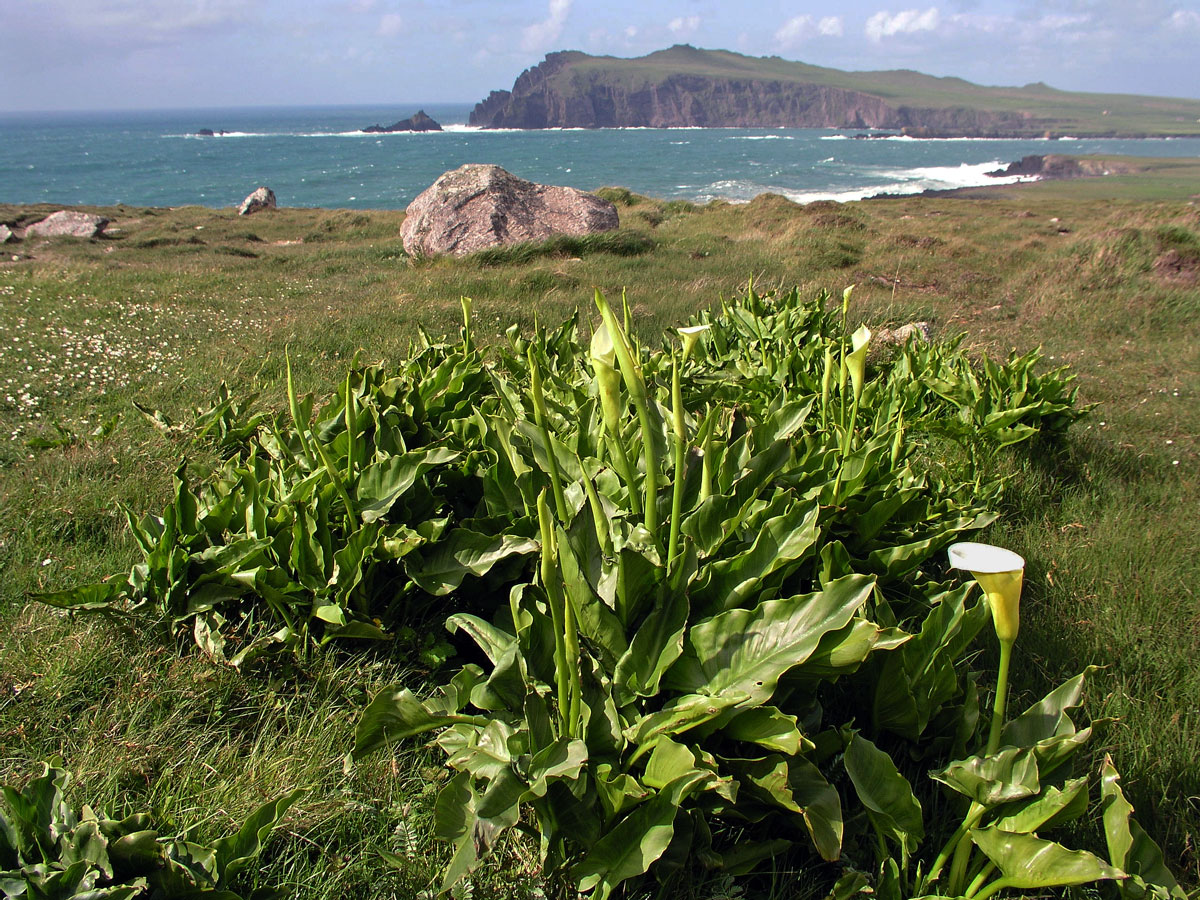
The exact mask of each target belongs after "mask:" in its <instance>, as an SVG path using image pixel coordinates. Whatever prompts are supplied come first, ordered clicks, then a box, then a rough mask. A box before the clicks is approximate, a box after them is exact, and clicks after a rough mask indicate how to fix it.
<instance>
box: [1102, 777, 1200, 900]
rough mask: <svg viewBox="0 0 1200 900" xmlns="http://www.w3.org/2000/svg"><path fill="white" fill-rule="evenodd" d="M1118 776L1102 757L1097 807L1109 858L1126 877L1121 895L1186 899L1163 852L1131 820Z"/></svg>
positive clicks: (1134, 898) (1131, 899) (1130, 808)
mask: <svg viewBox="0 0 1200 900" xmlns="http://www.w3.org/2000/svg"><path fill="white" fill-rule="evenodd" d="M1120 782H1121V776H1120V775H1118V774H1117V770H1116V769H1115V768H1114V767H1113V764H1112V759H1111V758H1110V757H1109V756H1108V755H1105V757H1104V765H1103V766H1102V767H1101V769H1100V804H1101V807H1100V808H1101V810H1102V811H1103V817H1104V836H1105V839H1106V840H1107V842H1108V858H1109V860H1110V861H1111V863H1112V864H1113V865H1114V866H1116V867H1117V868H1120V869H1122V870H1123V871H1125V872H1127V873H1128V874H1129V879H1128V880H1126V881H1123V882H1122V883H1121V895H1122V897H1125V898H1128V900H1142V898H1144V897H1151V898H1153V900H1187V896H1188V895H1187V892H1186V891H1184V889H1183V888H1182V887H1180V885H1179V882H1178V881H1176V879H1175V876H1174V875H1172V874H1171V870H1170V869H1168V868H1167V864H1166V861H1165V860H1164V859H1163V853H1162V850H1161V849H1159V846H1158V844H1156V843H1155V842H1154V841H1153V840H1152V839H1151V838H1150V836H1149V835H1147V834H1146V832H1145V831H1143V830H1142V827H1141V826H1140V825H1138V823H1137V822H1136V821H1135V820H1134V818H1133V806H1132V804H1130V802H1129V801H1128V800H1126V799H1125V793H1124V792H1123V791H1122V790H1121V783H1120Z"/></svg>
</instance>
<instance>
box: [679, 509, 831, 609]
mask: <svg viewBox="0 0 1200 900" xmlns="http://www.w3.org/2000/svg"><path fill="white" fill-rule="evenodd" d="M819 512H820V510H819V508H818V507H817V505H816V504H813V505H811V506H803V505H800V504H796V505H795V506H794V507H792V508H791V509H789V510H788V511H787V512H785V513H784V514H783V515H780V516H777V517H775V518H773V519H770V520H768V521H767V522H765V523H764V524H763V526H762V528H761V530H760V531H759V532H758V534H757V536H756V537H755V540H754V543H753V545H751V546H750V547H749V548H748V549H746V550H744V551H742V552H741V553H739V554H737V555H736V556H732V557H729V558H727V559H721V560H717V561H716V562H713V563H711V564H710V565H708V566H706V567H705V568H704V569H702V570H701V571H703V572H704V573H705V575H704V576H703V577H702V579H701V581H700V582H699V583H698V584H697V586H696V587H695V588H694V590H693V599H694V600H695V601H696V602H699V603H700V604H701V605H711V606H712V608H714V609H718V610H721V609H724V610H731V609H734V608H736V607H740V606H743V605H744V604H746V603H748V602H753V601H754V600H756V599H757V598H758V595H759V594H760V593H761V590H762V587H763V581H764V579H766V578H767V577H768V576H770V575H771V574H772V573H775V572H780V571H783V572H786V571H788V570H789V569H791V568H794V566H795V565H796V564H797V562H798V561H799V560H801V559H803V558H804V557H805V556H806V555H807V554H808V552H809V551H810V550H811V549H812V547H813V545H814V544H815V543H816V540H817V517H818V514H819Z"/></svg>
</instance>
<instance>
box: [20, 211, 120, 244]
mask: <svg viewBox="0 0 1200 900" xmlns="http://www.w3.org/2000/svg"><path fill="white" fill-rule="evenodd" d="M107 224H108V219H106V218H104V216H97V215H93V214H92V213H82V212H75V211H74V210H71V209H60V210H59V211H58V212H56V213H51V214H50V215H48V216H46V218H44V219H42V221H40V222H34V223H33V224H32V225H30V226H29V227H28V228H26V229H25V237H27V238H29V237H64V236H65V237H78V238H94V237H99V236H100V233H101V232H103V231H104V226H106V225H107Z"/></svg>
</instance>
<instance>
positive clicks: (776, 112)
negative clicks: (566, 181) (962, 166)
mask: <svg viewBox="0 0 1200 900" xmlns="http://www.w3.org/2000/svg"><path fill="white" fill-rule="evenodd" d="M581 58H582V59H588V57H585V56H584V55H583V54H578V53H553V54H550V55H549V56H547V57H546V60H545V62H543V63H541V64H540V65H537V66H534V67H533V68H532V69H527V70H526V71H525V72H523V73H522V74H521V76H520V77H519V78H518V79H517V81H516V83H515V84H514V85H513V89H512V90H511V91H493V92H492V93H491V94H490V95H489V96H488V97H487V99H486V100H483V101H482V102H480V103H479V104H477V105H476V107H475V109H474V111H473V112H472V113H471V117H470V123H471V124H472V125H476V126H479V127H482V128H618V127H649V128H671V127H685V126H711V127H744V128H749V127H762V128H772V127H790V128H887V129H896V130H903V131H907V132H909V133H913V134H918V135H922V136H939V135H956V136H957V135H964V136H988V137H990V136H996V135H1001V134H1004V135H1012V134H1016V133H1020V134H1030V135H1034V134H1036V135H1040V134H1041V133H1042V131H1044V126H1041V127H1039V126H1038V125H1037V123H1035V122H1033V121H1032V120H1031V119H1029V118H1027V117H1025V116H1022V115H1021V114H1019V113H1004V114H1001V113H991V112H985V111H981V110H974V109H966V108H942V109H921V108H915V107H904V106H899V107H897V106H892V105H891V104H889V103H888V102H887V101H886V100H884V99H882V98H880V97H877V96H873V95H871V94H867V93H863V92H860V91H855V90H847V89H844V88H838V87H831V86H828V85H819V84H804V83H796V82H793V81H776V80H769V79H756V78H739V77H714V76H709V75H702V74H693V73H679V74H670V75H667V76H666V77H664V78H662V79H660V80H656V81H650V80H641V81H639V80H637V79H632V80H629V79H619V78H611V77H608V76H607V74H606V72H605V71H604V70H603V69H599V68H596V67H576V66H575V63H576V62H578V61H579V60H580V59H581Z"/></svg>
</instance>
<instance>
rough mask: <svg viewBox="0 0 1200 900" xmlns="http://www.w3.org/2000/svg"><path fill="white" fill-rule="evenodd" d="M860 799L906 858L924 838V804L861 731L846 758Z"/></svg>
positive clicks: (876, 825) (881, 752)
mask: <svg viewBox="0 0 1200 900" xmlns="http://www.w3.org/2000/svg"><path fill="white" fill-rule="evenodd" d="M843 759H844V762H845V765H846V773H847V774H848V775H849V776H850V781H851V782H852V783H853V784H854V790H855V792H856V793H857V794H858V799H859V800H861V801H862V804H863V806H865V807H866V808H867V815H868V816H870V818H871V822H872V824H874V826H875V828H876V830H878V831H879V832H880V833H881V834H883V835H886V836H887V837H890V838H891V839H892V840H894V841H895V842H896V843H897V844H899V845H900V847H901V848H903V851H904V857H905V859H907V858H908V856H909V855H910V854H912V853H913V852H915V851H916V849H917V847H918V846H919V845H920V843H921V840H922V839H923V838H924V837H925V824H924V820H923V819H922V815H921V803H920V801H918V800H917V798H916V797H915V796H914V795H913V791H912V785H910V784H909V783H908V779H906V778H905V777H904V776H903V775H901V774H900V771H899V770H898V769H897V768H896V764H895V763H894V762H892V758H891V757H890V756H888V755H887V754H886V753H884V752H883V751H882V750H880V749H879V748H878V747H876V746H875V745H874V744H873V743H871V742H870V741H869V740H867V739H866V738H865V737H863V736H862V735H861V734H854V735H852V736H851V737H850V742H849V744H848V745H847V747H846V753H845V756H844V757H843Z"/></svg>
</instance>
